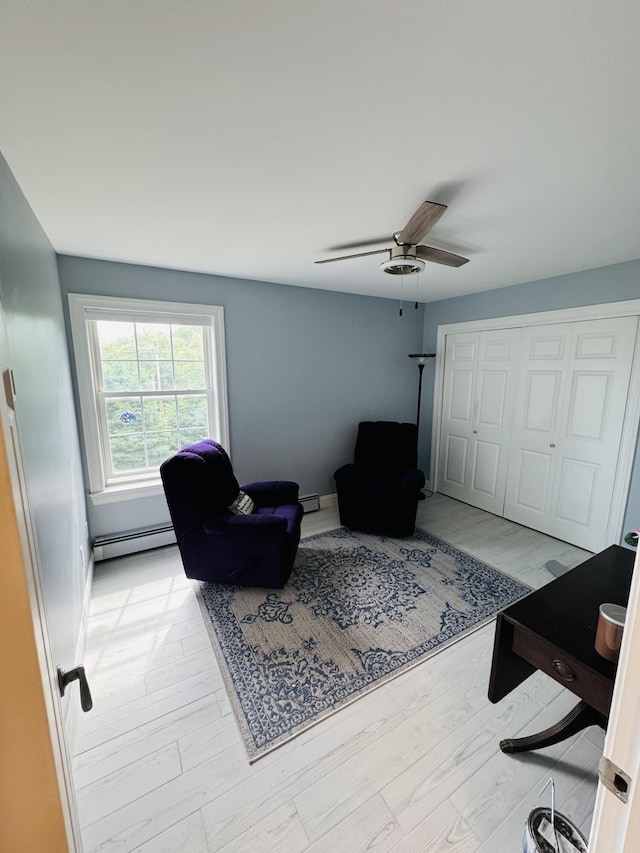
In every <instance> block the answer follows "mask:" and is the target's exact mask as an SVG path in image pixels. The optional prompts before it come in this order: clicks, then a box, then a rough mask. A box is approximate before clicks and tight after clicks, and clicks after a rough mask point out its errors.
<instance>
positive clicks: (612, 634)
mask: <svg viewBox="0 0 640 853" xmlns="http://www.w3.org/2000/svg"><path fill="white" fill-rule="evenodd" d="M626 615H627V608H626V607H621V605H619V604H601V605H600V614H599V616H598V627H597V629H596V643H595V646H596V651H597V652H598V654H599V655H602V657H603V658H606V659H607V660H610V661H611V662H612V663H615V662H616V661H617V660H618V656H619V655H620V644H621V643H622V632H623V630H624V620H625V617H626Z"/></svg>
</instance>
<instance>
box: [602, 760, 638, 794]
mask: <svg viewBox="0 0 640 853" xmlns="http://www.w3.org/2000/svg"><path fill="white" fill-rule="evenodd" d="M599 776H600V781H601V782H602V784H603V785H604V786H605V788H606V789H607V790H608V791H611V793H612V794H615V795H616V797H617V798H618V799H619V800H622V802H623V803H626V802H627V801H628V799H629V788H630V787H631V777H630V776H629V775H628V774H627V773H625V772H624V770H621V769H620V768H619V767H616V765H615V764H614V763H613V761H611V760H610V759H608V758H606V757H605V756H603V757H602V758H601V759H600V767H599Z"/></svg>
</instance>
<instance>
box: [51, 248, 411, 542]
mask: <svg viewBox="0 0 640 853" xmlns="http://www.w3.org/2000/svg"><path fill="white" fill-rule="evenodd" d="M58 268H59V272H60V280H61V284H62V289H63V293H64V294H65V303H66V294H68V293H90V294H100V295H103V296H129V297H136V298H147V299H159V300H173V301H177V302H192V303H202V304H211V305H222V306H223V307H224V310H225V334H226V347H227V378H228V387H229V410H230V415H229V419H230V431H231V457H232V461H233V464H234V468H235V471H236V474H237V476H238V479H239V480H240V482H247V481H250V480H261V479H291V480H295V481H296V482H298V483H299V484H300V491H301V494H307V493H310V492H318V493H319V494H321V495H322V494H330V493H332V492H334V491H335V483H334V481H333V472H334V470H335V469H336V468H337V467H338V466H339V465H341V464H343V463H344V462H347V461H350V460H351V459H352V457H353V445H354V441H355V435H356V429H357V424H358V422H359V421H361V420H368V419H380V420H407V421H413V420H415V405H416V398H417V379H418V371H417V369H416V368H415V365H413V364H412V362H411V361H410V360H409V359H408V358H407V356H408V354H409V353H410V352H415V351H416V348H417V347H419V345H420V341H421V340H422V320H423V309H422V307H420V308H419V309H418V310H417V311H415V310H414V309H413V308H411V309H409V310H408V309H406V308H405V311H404V316H403V317H399V316H398V307H399V303H398V302H395V301H392V300H388V299H377V298H372V297H365V296H354V295H349V294H342V293H333V292H329V291H322V290H311V289H308V288H300V287H290V286H286V285H281V284H268V283H265V282H254V281H245V280H242V279H231V278H221V277H218V276H211V275H200V274H196V273H188V272H180V271H175V270H167V269H157V268H154V267H143V266H133V265H129V264H119V263H112V262H108V261H97V260H90V259H86V258H77V257H70V256H60V257H59V258H58ZM166 520H168V512H167V509H166V504H165V502H164V498H161V497H158V498H147V499H139V500H134V501H126V502H122V503H118V504H107V505H101V506H96V507H90V526H91V533H92V535H93V536H96V535H100V534H109V533H116V532H121V531H123V530H131V529H134V528H136V527H145V526H147V525H151V524H156V523H160V522H163V521H166Z"/></svg>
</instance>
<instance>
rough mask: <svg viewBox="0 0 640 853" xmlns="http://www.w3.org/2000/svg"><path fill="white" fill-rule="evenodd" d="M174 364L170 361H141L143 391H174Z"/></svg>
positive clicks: (141, 387)
mask: <svg viewBox="0 0 640 853" xmlns="http://www.w3.org/2000/svg"><path fill="white" fill-rule="evenodd" d="M173 388H174V382H173V364H172V363H171V362H170V361H141V362H140V390H141V391H173Z"/></svg>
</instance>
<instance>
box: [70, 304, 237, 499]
mask: <svg viewBox="0 0 640 853" xmlns="http://www.w3.org/2000/svg"><path fill="white" fill-rule="evenodd" d="M69 305H70V312H71V328H72V336H73V344H74V349H75V357H76V367H77V373H78V387H79V392H80V408H81V414H82V423H83V427H84V436H85V449H86V456H87V468H88V472H89V484H90V490H91V497H92V500H93V502H94V503H101V502H105V501H108V500H112V499H117V498H122V497H125V496H126V497H131V496H133V494H137V495H140V496H142V495H148V494H155V493H161V491H162V489H161V486H160V479H159V473H158V469H159V466H160V464H161V463H162V462H163V461H164V460H165V459H167V458H168V457H169V456H171V454H172V453H175V452H176V451H177V450H179V449H180V448H181V447H184V445H186V444H190V443H192V442H194V441H197V440H199V439H201V438H215V439H216V440H217V441H220V442H221V443H222V444H224V445H225V447H228V444H229V442H228V424H227V398H226V375H225V374H226V371H225V364H224V327H223V309H222V308H221V307H214V306H204V305H183V304H178V303H171V302H152V301H149V302H147V301H145V300H139V299H120V298H113V297H102V296H82V295H79V294H71V295H70V296H69Z"/></svg>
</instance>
